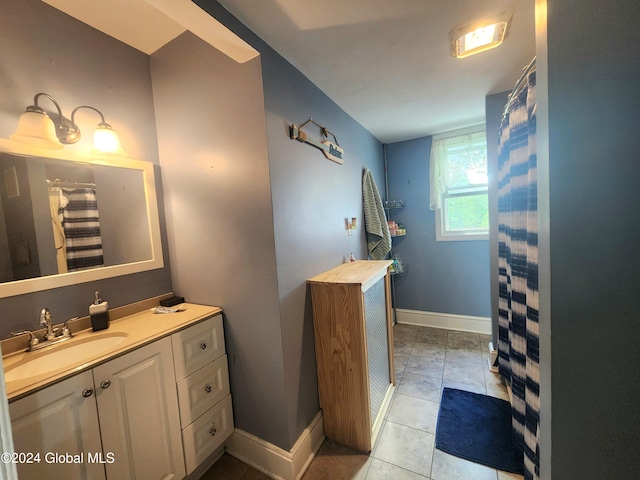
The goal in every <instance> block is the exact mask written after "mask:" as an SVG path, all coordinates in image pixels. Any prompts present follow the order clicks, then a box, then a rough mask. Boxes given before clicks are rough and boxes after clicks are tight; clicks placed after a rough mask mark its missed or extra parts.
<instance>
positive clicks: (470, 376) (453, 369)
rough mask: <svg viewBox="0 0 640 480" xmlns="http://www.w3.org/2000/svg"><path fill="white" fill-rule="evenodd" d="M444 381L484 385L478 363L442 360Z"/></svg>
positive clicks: (482, 373) (482, 374)
mask: <svg viewBox="0 0 640 480" xmlns="http://www.w3.org/2000/svg"><path fill="white" fill-rule="evenodd" d="M442 379H443V380H444V381H449V382H456V383H464V384H468V385H476V386H479V387H485V380H484V372H483V370H482V366H480V365H469V364H461V363H451V362H444V374H443V376H442Z"/></svg>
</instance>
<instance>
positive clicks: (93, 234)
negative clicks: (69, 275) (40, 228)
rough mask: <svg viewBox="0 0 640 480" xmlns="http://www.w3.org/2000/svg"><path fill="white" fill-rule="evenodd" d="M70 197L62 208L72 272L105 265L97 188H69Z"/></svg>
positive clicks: (66, 194) (66, 193)
mask: <svg viewBox="0 0 640 480" xmlns="http://www.w3.org/2000/svg"><path fill="white" fill-rule="evenodd" d="M65 196H66V197H67V199H68V200H69V203H68V204H67V206H66V207H65V208H64V209H63V210H62V218H63V227H64V236H65V238H66V243H67V267H68V268H69V271H70V272H73V271H76V270H84V269H86V268H93V267H101V266H103V265H104V260H103V256H102V237H101V236H100V219H99V217H98V202H97V200H96V191H95V190H94V189H92V188H77V189H75V190H71V191H66V190H65Z"/></svg>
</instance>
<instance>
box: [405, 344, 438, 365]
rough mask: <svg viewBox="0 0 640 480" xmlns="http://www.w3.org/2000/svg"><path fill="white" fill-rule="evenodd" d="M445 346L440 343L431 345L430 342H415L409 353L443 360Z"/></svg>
mask: <svg viewBox="0 0 640 480" xmlns="http://www.w3.org/2000/svg"><path fill="white" fill-rule="evenodd" d="M446 351H447V349H446V347H443V346H441V345H432V344H430V343H423V342H416V343H414V345H413V349H412V350H411V355H417V356H420V357H429V358H433V359H434V360H442V361H444V357H445V354H446Z"/></svg>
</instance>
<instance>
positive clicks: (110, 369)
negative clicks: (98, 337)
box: [9, 338, 185, 480]
mask: <svg viewBox="0 0 640 480" xmlns="http://www.w3.org/2000/svg"><path fill="white" fill-rule="evenodd" d="M9 412H10V415H11V422H12V428H13V437H14V445H15V450H16V452H33V453H36V452H38V453H40V455H41V459H40V460H41V461H40V462H39V463H33V464H27V465H18V474H19V477H20V479H21V480H30V479H34V480H41V479H43V478H69V479H83V480H84V479H88V480H93V479H104V478H105V469H106V478H108V479H118V480H125V479H136V480H143V479H149V480H152V479H158V478H162V479H166V480H178V479H182V478H184V476H185V470H184V460H183V458H182V455H183V450H182V442H181V438H180V422H179V420H178V401H177V397H176V383H175V376H174V369H173V355H172V350H171V340H170V339H169V338H164V339H162V340H158V341H156V342H153V343H151V344H149V345H147V346H145V347H142V348H139V349H137V350H134V351H133V352H131V353H128V354H126V355H123V356H121V357H118V358H116V359H114V360H110V361H108V362H106V363H104V364H102V365H99V366H97V367H95V368H94V369H93V370H90V371H86V372H83V373H80V374H78V375H75V376H73V377H71V378H69V379H67V380H64V381H62V382H59V383H56V384H54V385H52V386H50V387H47V388H45V389H43V390H40V391H39V392H36V393H33V394H31V395H29V396H27V397H25V398H23V399H20V400H17V401H15V402H12V403H11V404H9ZM98 418H99V419H100V420H99V421H98ZM47 455H48V457H45V456H47ZM54 455H64V457H55V456H54Z"/></svg>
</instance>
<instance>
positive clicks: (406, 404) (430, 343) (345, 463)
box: [203, 324, 523, 480]
mask: <svg viewBox="0 0 640 480" xmlns="http://www.w3.org/2000/svg"><path fill="white" fill-rule="evenodd" d="M489 341H490V337H489V336H488V335H478V334H473V333H466V332H454V331H448V330H440V329H435V328H426V327H417V326H413V325H400V324H398V325H396V326H395V327H394V343H395V366H396V385H397V388H396V392H395V395H394V398H393V401H392V404H391V408H390V409H389V412H388V415H387V418H386V420H385V422H384V425H383V427H382V431H381V433H380V435H379V437H378V441H377V442H376V445H375V447H374V449H373V451H372V452H371V454H370V455H364V454H361V453H359V452H355V451H353V450H350V449H348V448H345V447H342V446H340V445H336V444H335V443H333V442H331V441H329V440H327V441H325V442H324V444H323V445H322V447H321V448H320V451H319V452H318V455H317V456H316V458H315V459H314V460H313V462H312V463H311V466H310V467H309V469H308V470H307V472H306V474H305V475H304V477H303V480H425V479H430V480H519V479H522V478H523V477H522V476H521V475H514V474H511V473H506V472H501V471H497V470H494V469H492V468H488V467H485V466H482V465H478V464H475V463H471V462H468V461H466V460H462V459H459V458H457V457H454V456H452V455H448V454H446V453H444V452H442V451H440V450H437V449H435V447H434V444H435V431H436V419H437V415H438V406H439V401H440V395H441V393H442V388H443V387H452V388H459V389H462V390H469V391H472V392H478V393H483V394H487V395H492V396H495V397H499V398H504V399H507V391H506V389H505V387H504V386H503V385H502V384H501V382H500V380H499V378H498V376H497V375H495V374H493V373H491V372H490V371H489V369H488V364H487V358H488V356H489V348H488V345H487V344H488V343H489ZM267 478H268V477H267V476H266V475H264V474H262V473H261V472H258V471H256V470H255V469H253V468H251V467H249V466H248V465H246V464H244V463H242V462H240V461H239V460H236V459H235V458H233V457H231V456H230V455H227V454H225V455H224V456H223V457H222V458H221V459H220V460H219V461H218V462H217V463H216V464H215V465H214V466H213V467H212V468H211V469H210V470H209V471H208V472H207V474H206V475H205V476H204V477H203V480H214V479H215V480H262V479H267Z"/></svg>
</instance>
